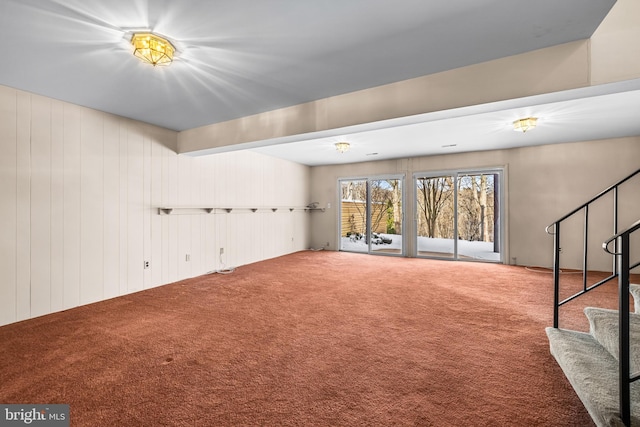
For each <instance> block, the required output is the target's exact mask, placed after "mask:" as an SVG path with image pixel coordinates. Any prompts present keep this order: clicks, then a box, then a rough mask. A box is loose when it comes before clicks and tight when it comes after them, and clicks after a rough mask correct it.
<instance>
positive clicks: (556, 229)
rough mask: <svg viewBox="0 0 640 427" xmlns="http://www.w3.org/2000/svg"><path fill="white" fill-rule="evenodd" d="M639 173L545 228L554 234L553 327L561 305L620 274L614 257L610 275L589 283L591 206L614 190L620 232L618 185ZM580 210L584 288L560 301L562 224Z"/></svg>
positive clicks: (616, 219)
mask: <svg viewBox="0 0 640 427" xmlns="http://www.w3.org/2000/svg"><path fill="white" fill-rule="evenodd" d="M639 173H640V169H638V170H636V171H635V172H633V173H632V174H630V175H629V176H627V177H625V178H623V179H621V180H620V181H618V182H616V183H615V184H613V185H611V186H610V187H608V188H606V189H605V190H603V191H601V192H600V193H598V194H597V195H596V196H595V197H593V198H592V199H591V200H589V201H588V202H586V203H583V204H582V205H580V206H578V207H577V208H575V209H574V210H572V211H571V212H569V213H568V214H566V215H564V216H563V217H562V218H560V219H558V220H556V221H554V222H553V223H552V224H550V225H548V226H547V227H546V228H545V231H546V232H547V233H548V234H550V235H553V285H554V288H553V289H554V290H553V292H554V293H553V327H554V328H557V327H558V325H559V313H560V307H561V306H563V305H564V304H566V303H568V302H569V301H571V300H573V299H575V298H577V297H579V296H580V295H583V294H585V293H587V292H589V291H591V290H593V289H595V288H597V287H598V286H600V285H602V284H604V283H606V282H608V281H609V280H611V279H613V278H615V277H616V276H618V271H619V270H618V265H617V264H616V262H615V259H614V260H613V262H612V270H613V271H612V273H611V275H610V276H609V277H607V278H605V279H603V280H600V281H599V282H597V283H595V284H593V285H590V286H589V285H588V284H587V270H588V254H589V206H590V205H591V204H592V203H594V202H595V201H597V200H599V199H600V198H602V197H604V196H605V195H607V194H609V193H611V192H613V234H614V235H617V234H618V187H620V185H622V184H624V183H625V182H627V181H628V180H630V179H631V178H633V177H634V176H636V175H638V174H639ZM580 211H583V212H584V230H583V239H584V246H583V253H582V290H581V291H579V292H577V293H575V294H574V295H571V296H570V297H568V298H565V299H564V300H562V301H560V251H561V247H560V225H561V223H562V222H563V221H566V220H567V219H569V218H571V217H572V216H573V215H575V214H577V213H578V212H580ZM615 245H617V242H616V241H615V240H614V252H615V251H616V246H615Z"/></svg>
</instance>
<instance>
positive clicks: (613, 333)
mask: <svg viewBox="0 0 640 427" xmlns="http://www.w3.org/2000/svg"><path fill="white" fill-rule="evenodd" d="M584 314H586V315H587V318H588V319H589V326H590V330H589V332H590V333H591V335H593V337H594V338H595V339H596V340H597V341H598V342H599V343H600V345H602V346H603V347H604V348H605V349H606V350H607V351H608V352H609V353H611V355H612V356H613V357H614V359H616V361H617V360H619V359H618V351H619V348H620V347H619V346H620V343H619V342H618V311H617V310H609V309H606V308H595V307H587V308H585V309H584ZM629 361H630V364H631V366H630V370H631V372H632V373H634V372H638V371H639V370H640V314H635V313H629Z"/></svg>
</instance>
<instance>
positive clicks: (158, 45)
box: [131, 33, 175, 67]
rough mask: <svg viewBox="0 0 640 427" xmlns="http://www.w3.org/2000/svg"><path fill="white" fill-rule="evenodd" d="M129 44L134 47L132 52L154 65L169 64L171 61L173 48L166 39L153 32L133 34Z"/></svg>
mask: <svg viewBox="0 0 640 427" xmlns="http://www.w3.org/2000/svg"><path fill="white" fill-rule="evenodd" d="M131 44H132V45H133V47H134V49H135V50H134V51H133V54H134V55H135V56H136V57H138V58H140V59H141V60H142V61H144V62H147V63H149V64H151V65H153V66H154V67H155V66H156V65H169V64H171V62H172V61H173V54H174V52H175V48H174V47H173V45H172V44H171V43H170V42H169V41H168V40H165V39H163V38H162V37H159V36H156V35H155V34H152V33H140V34H134V35H133V37H132V38H131Z"/></svg>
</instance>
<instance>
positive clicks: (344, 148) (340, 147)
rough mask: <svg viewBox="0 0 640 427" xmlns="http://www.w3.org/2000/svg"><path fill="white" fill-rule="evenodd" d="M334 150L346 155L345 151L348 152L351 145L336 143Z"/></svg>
mask: <svg viewBox="0 0 640 427" xmlns="http://www.w3.org/2000/svg"><path fill="white" fill-rule="evenodd" d="M335 145H336V150H338V151H339V152H341V153H346V152H347V151H349V147H351V145H350V144H349V143H348V142H336V144H335Z"/></svg>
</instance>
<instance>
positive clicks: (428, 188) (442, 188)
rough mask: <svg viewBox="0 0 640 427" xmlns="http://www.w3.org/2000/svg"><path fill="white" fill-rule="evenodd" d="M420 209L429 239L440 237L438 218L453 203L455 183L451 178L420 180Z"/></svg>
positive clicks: (418, 184)
mask: <svg viewBox="0 0 640 427" xmlns="http://www.w3.org/2000/svg"><path fill="white" fill-rule="evenodd" d="M417 186H418V207H419V209H420V213H421V216H422V218H424V224H425V225H426V235H427V237H440V236H439V233H438V229H437V225H438V217H439V216H440V213H441V212H442V211H443V209H445V207H446V206H447V205H449V204H451V202H452V200H453V199H452V198H453V182H452V179H451V177H437V178H418V181H417Z"/></svg>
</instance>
